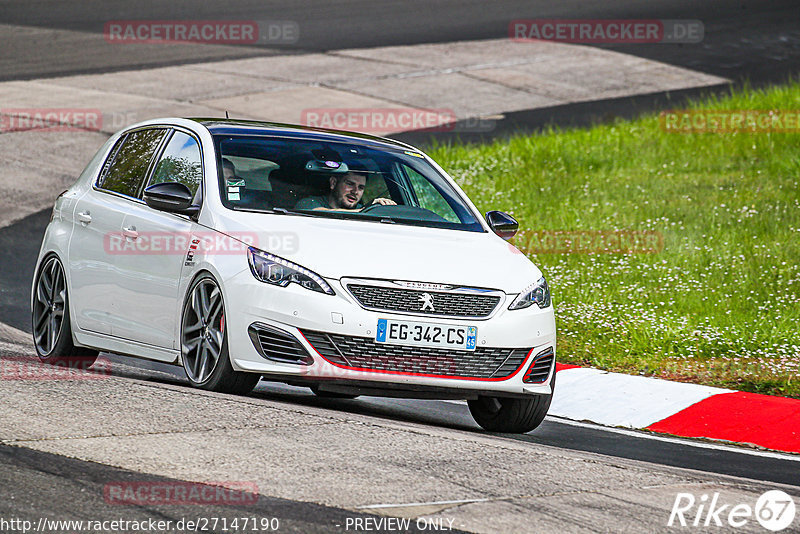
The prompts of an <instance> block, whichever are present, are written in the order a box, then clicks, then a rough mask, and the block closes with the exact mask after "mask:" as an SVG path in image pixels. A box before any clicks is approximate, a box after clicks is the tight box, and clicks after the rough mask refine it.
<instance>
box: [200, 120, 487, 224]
mask: <svg viewBox="0 0 800 534" xmlns="http://www.w3.org/2000/svg"><path fill="white" fill-rule="evenodd" d="M214 141H215V147H216V152H217V163H218V166H219V168H220V176H219V180H220V193H221V196H222V203H223V205H224V206H225V207H227V208H229V209H233V210H245V211H264V212H271V213H283V214H297V215H303V216H314V217H329V218H333V219H360V220H368V221H376V222H384V223H396V224H410V225H416V226H429V227H436V228H450V229H455V230H466V231H473V232H482V231H484V230H483V227H482V225H481V224H480V222H479V221H478V220H477V219H476V217H475V215H474V213H473V212H472V210H471V209H470V208H469V207H468V206H467V204H466V203H465V202H464V200H463V199H462V198H461V197H460V196H459V194H458V193H456V191H455V190H454V189H453V187H452V186H451V185H450V183H448V181H447V180H446V179H445V178H444V177H443V176H442V175H441V174H440V173H439V172H437V171H436V169H434V168H433V167H432V166H431V165H430V164H429V163H428V162H427V161H426V160H425V158H423V157H422V155H421V154H419V153H418V152H415V151H413V150H403V149H397V150H395V149H389V148H387V149H384V148H381V149H378V148H374V147H371V146H364V145H362V144H347V143H338V142H329V141H318V140H313V141H312V140H301V139H286V138H275V137H256V136H231V135H216V136H214Z"/></svg>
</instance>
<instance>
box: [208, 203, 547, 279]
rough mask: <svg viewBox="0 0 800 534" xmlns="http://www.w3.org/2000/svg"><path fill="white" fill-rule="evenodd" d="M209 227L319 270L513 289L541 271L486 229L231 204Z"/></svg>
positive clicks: (323, 273)
mask: <svg viewBox="0 0 800 534" xmlns="http://www.w3.org/2000/svg"><path fill="white" fill-rule="evenodd" d="M231 214H232V215H231V216H219V217H216V218H215V219H216V220H215V221H214V228H215V229H216V230H218V231H220V232H222V233H225V234H228V235H230V236H232V237H235V238H237V239H240V240H242V241H245V242H248V244H252V245H253V246H255V247H256V248H259V249H261V250H264V251H266V252H271V253H272V254H275V255H278V256H281V257H283V258H286V259H288V260H290V261H293V262H295V263H298V264H300V265H302V266H303V267H305V268H307V269H311V270H312V271H314V272H316V273H317V274H319V275H321V276H324V277H325V278H335V279H339V278H343V277H353V278H381V279H387V280H408V281H416V282H431V283H441V284H458V285H462V286H469V287H484V288H491V289H501V290H503V291H505V292H506V293H519V292H520V291H522V290H523V289H525V288H526V287H527V286H529V285H531V284H532V283H534V282H536V281H537V280H538V279H539V278H540V277H541V276H542V273H541V271H540V270H539V269H538V268H537V267H536V266H535V265H534V264H533V263H531V261H530V260H528V258H527V257H525V255H524V254H522V253H521V252H519V250H517V249H516V248H515V247H513V246H512V245H510V244H509V243H507V242H505V241H504V240H503V239H501V238H500V237H498V236H496V235H495V234H493V233H490V232H466V231H460V230H445V229H439V228H425V227H419V226H408V225H402V224H385V223H379V222H367V221H353V220H341V219H326V218H317V217H302V216H294V215H273V214H262V213H249V212H231Z"/></svg>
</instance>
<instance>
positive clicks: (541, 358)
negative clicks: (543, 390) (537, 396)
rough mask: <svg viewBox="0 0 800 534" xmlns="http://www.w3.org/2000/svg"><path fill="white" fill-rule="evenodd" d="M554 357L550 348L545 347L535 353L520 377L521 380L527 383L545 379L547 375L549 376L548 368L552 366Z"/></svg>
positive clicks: (539, 381)
mask: <svg viewBox="0 0 800 534" xmlns="http://www.w3.org/2000/svg"><path fill="white" fill-rule="evenodd" d="M554 359H555V355H554V354H553V349H552V348H548V349H545V350H543V351H542V352H540V353H539V354H537V355H536V357H535V358H534V359H533V362H532V363H531V366H530V367H528V371H527V372H526V373H525V376H523V377H522V381H523V382H525V383H527V384H536V383H541V382H544V381H546V380H547V377H548V376H550V369H551V368H552V367H553V360H554Z"/></svg>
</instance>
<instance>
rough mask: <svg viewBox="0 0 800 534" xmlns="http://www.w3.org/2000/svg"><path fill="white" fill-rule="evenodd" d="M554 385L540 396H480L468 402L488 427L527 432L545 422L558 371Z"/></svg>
mask: <svg viewBox="0 0 800 534" xmlns="http://www.w3.org/2000/svg"><path fill="white" fill-rule="evenodd" d="M550 388H551V393H550V394H549V395H536V396H534V397H530V398H526V399H507V398H506V399H504V398H498V397H478V398H477V399H475V400H471V401H467V404H468V405H469V411H470V413H471V414H472V417H473V419H475V422H476V423H478V424H479V425H481V427H482V428H483V429H484V430H488V431H489V432H505V433H508V434H524V433H526V432H530V431H531V430H533V429H534V428H536V427H538V426H539V425H541V424H542V421H544V418H545V416H546V415H547V410H549V409H550V403H551V402H552V400H553V394H554V393H555V391H556V372H555V370H554V371H553V377H552V378H551V379H550Z"/></svg>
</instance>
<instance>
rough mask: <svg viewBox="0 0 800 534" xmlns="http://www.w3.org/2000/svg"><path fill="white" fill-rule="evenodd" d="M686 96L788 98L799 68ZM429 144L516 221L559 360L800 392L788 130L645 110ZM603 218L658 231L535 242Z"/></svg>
mask: <svg viewBox="0 0 800 534" xmlns="http://www.w3.org/2000/svg"><path fill="white" fill-rule="evenodd" d="M687 107H688V108H691V109H697V110H749V109H756V110H793V111H795V112H800V82H792V83H788V84H786V85H782V86H776V87H773V88H769V89H765V90H750V89H743V90H740V91H737V92H734V93H731V94H730V95H729V96H727V97H723V98H712V99H708V100H704V101H698V102H695V103H693V104H691V105H690V106H687ZM429 153H430V154H431V156H432V157H433V158H434V159H435V160H436V161H437V162H439V163H440V164H441V165H442V166H443V167H444V168H445V169H447V170H448V172H450V173H451V175H452V176H453V177H454V178H455V179H456V181H457V182H458V183H459V184H460V185H461V186H462V187H463V188H464V189H465V191H466V192H467V194H468V195H469V196H470V197H471V198H472V199H473V200H474V201H475V203H476V204H477V206H478V207H479V208H480V209H481V210H482V211H487V210H489V209H500V210H504V211H507V212H509V213H512V214H513V215H514V216H515V217H517V219H518V220H519V221H520V227H521V228H523V229H525V230H527V231H528V232H522V234H521V238H517V239H516V240H515V241H514V242H515V244H517V246H518V247H519V248H521V249H522V250H523V251H525V252H526V253H527V254H528V256H529V257H530V258H531V260H533V261H534V263H536V264H537V265H539V266H540V267H541V268H542V270H543V271H544V273H545V276H547V278H548V281H549V283H550V287H551V291H552V294H553V300H554V303H555V307H556V318H557V323H558V328H559V361H561V362H566V363H574V364H579V365H588V366H592V367H597V368H601V369H608V370H611V371H617V372H623V373H630V374H642V375H647V376H656V377H662V378H667V379H671V380H680V381H687V382H696V383H701V384H707V385H714V386H721V387H728V388H733V389H739V390H744V391H754V392H759V393H768V394H774V395H783V396H791V397H796V398H800V335H799V334H798V329H800V265H798V264H799V263H800V261H799V260H800V183H799V182H800V134H798V133H700V134H683V133H670V132H666V131H665V130H664V129H662V127H661V126H660V123H659V119H658V117H657V116H648V117H644V118H641V119H637V120H633V121H621V120H620V121H618V122H615V123H613V124H608V125H601V126H596V127H593V128H588V129H579V130H569V131H557V130H550V131H547V132H543V133H541V134H537V135H532V136H520V137H515V138H512V139H510V140H506V141H497V142H495V143H492V144H487V145H447V146H438V147H434V148H433V149H432V150H430V151H429ZM618 230H622V231H633V232H643V233H649V234H647V235H657V236H658V237H659V240H660V241H659V246H658V247H656V251H654V252H653V251H651V252H647V253H637V252H626V253H613V252H612V253H607V252H606V251H603V250H594V251H592V250H591V249H592V246H591V245H590V246H589V247H588V248H587V247H578V248H574V247H573V248H570V249H569V250H566V251H565V250H564V249H563V247H562V248H561V249H560V250H561V252H560V253H548V251H552V250H553V249H552V247H551V248H549V249H548V248H546V247H544V248H543V247H542V243H543V242H542V241H541V237H542V236H543V235H544V236H546V235H548V234H552V235H554V236H557V237H558V236H560V237H558V238H559V239H563V234H558V233H556V232H559V231H569V232H574V231H588V232H589V235H590V236H595V237H596V236H597V235H608V234H602V233H600V234H598V233H597V232H613V231H618ZM531 232H535V233H534V234H532V233H531ZM591 232H595V233H594V234H592V233H591ZM531 235H535V236H538V237H536V239H539V241H536V243H533V242H532V241H531ZM594 241H595V242H597V240H596V239H595V240H594ZM601 241H602V240H601ZM603 243H606V244H607V242H606V241H603ZM532 245H535V246H532ZM594 248H595V249H596V248H597V247H594ZM612 249H613V247H612Z"/></svg>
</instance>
